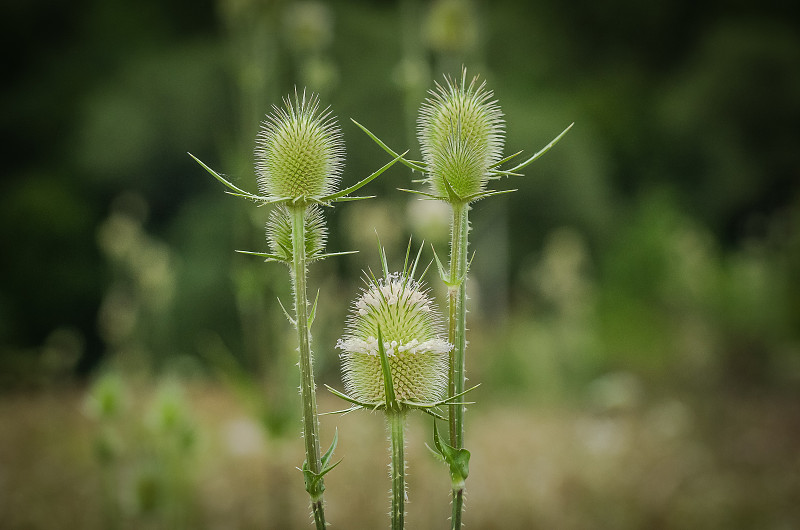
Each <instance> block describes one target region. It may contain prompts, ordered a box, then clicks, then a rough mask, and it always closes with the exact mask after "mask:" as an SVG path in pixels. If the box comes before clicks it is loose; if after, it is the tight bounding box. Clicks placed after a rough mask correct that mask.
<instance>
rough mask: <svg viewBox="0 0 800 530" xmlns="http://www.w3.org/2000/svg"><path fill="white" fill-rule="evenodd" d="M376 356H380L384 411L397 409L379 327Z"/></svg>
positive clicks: (387, 358)
mask: <svg viewBox="0 0 800 530" xmlns="http://www.w3.org/2000/svg"><path fill="white" fill-rule="evenodd" d="M378 354H379V355H380V356H381V371H383V388H384V392H385V394H386V410H392V409H395V408H397V398H396V397H395V395H394V383H393V382H392V370H391V368H390V367H389V357H388V356H387V355H386V348H384V346H383V335H382V334H381V327H380V325H379V326H378Z"/></svg>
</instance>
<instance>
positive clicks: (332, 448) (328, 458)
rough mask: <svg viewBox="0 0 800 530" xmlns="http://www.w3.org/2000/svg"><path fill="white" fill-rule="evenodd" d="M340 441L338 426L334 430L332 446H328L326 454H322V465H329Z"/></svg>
mask: <svg viewBox="0 0 800 530" xmlns="http://www.w3.org/2000/svg"><path fill="white" fill-rule="evenodd" d="M338 442H339V429H338V428H337V429H336V430H335V431H334V432H333V441H332V442H331V446H330V447H329V448H328V450H327V451H326V452H325V454H324V455H322V460H321V462H322V467H327V466H328V463H329V462H330V461H331V458H332V457H333V452H334V451H335V450H336V444H337V443H338Z"/></svg>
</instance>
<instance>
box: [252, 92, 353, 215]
mask: <svg viewBox="0 0 800 530" xmlns="http://www.w3.org/2000/svg"><path fill="white" fill-rule="evenodd" d="M255 160H256V162H255V167H256V175H257V177H258V186H259V189H260V191H261V192H262V194H264V195H266V196H268V197H273V198H286V199H289V200H294V201H298V200H299V201H305V200H307V199H312V198H319V197H324V196H326V195H330V194H331V193H333V192H334V191H335V189H336V186H337V184H338V182H339V180H340V178H341V173H342V168H343V160H344V141H343V140H342V134H341V131H340V130H339V127H338V125H337V124H336V120H335V118H334V117H333V116H332V115H331V113H330V110H329V109H325V110H320V108H319V97H318V96H316V95H314V94H312V95H311V96H310V97H309V98H306V93H305V91H303V93H302V95H298V94H297V92H296V91H295V95H294V101H292V100H291V99H289V98H286V99H284V108H279V107H276V106H273V107H272V113H271V114H268V115H267V117H266V119H265V120H264V121H263V122H262V124H261V130H260V131H259V133H258V137H257V138H256V149H255Z"/></svg>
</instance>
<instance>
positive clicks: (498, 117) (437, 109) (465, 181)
mask: <svg viewBox="0 0 800 530" xmlns="http://www.w3.org/2000/svg"><path fill="white" fill-rule="evenodd" d="M445 80H446V83H445V85H444V86H443V85H440V84H438V83H437V84H436V88H435V89H434V90H431V91H430V97H429V98H428V99H427V100H426V101H425V103H424V104H423V105H422V108H421V109H420V114H419V119H418V137H419V141H420V145H421V151H422V158H423V162H424V166H425V169H426V173H427V181H428V182H429V184H430V186H431V188H432V193H433V194H434V195H436V196H438V197H451V198H461V199H468V198H470V197H474V196H479V195H480V194H482V193H483V192H485V190H486V184H487V182H488V181H489V180H490V179H492V178H496V177H497V175H496V171H494V169H495V168H496V167H497V165H498V164H499V163H500V162H501V160H502V153H503V143H504V139H505V122H504V120H503V113H502V112H501V111H500V106H499V105H498V103H497V101H496V100H494V99H493V98H494V94H493V93H492V91H490V90H487V89H486V83H485V82H482V83H480V84H478V78H477V77H474V78H473V79H472V81H470V82H469V84H468V83H467V71H466V69H463V70H462V74H461V79H460V81H454V80H453V79H451V78H449V77H447V78H445ZM467 202H468V201H467Z"/></svg>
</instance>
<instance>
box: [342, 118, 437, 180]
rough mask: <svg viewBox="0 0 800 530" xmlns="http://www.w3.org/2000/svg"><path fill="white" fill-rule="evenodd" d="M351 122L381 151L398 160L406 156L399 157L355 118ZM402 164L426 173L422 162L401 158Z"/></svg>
mask: <svg viewBox="0 0 800 530" xmlns="http://www.w3.org/2000/svg"><path fill="white" fill-rule="evenodd" d="M350 121H352V122H353V123H355V124H356V125H357V126H358V128H359V129H361V130H362V131H364V132H365V133H366V134H367V136H369V137H370V138H372V141H373V142H375V143H376V144H378V145H379V146H380V147H381V149H383V150H384V151H386V152H387V153H389V154H390V155H392V156H394V157H398V158H400V156H403V155H405V153H403V155H400V156H398V154H397V153H395V152H394V150H392V148H391V147H389V146H388V145H386V144H385V143H383V142H382V141H381V140H380V138H378V137H377V136H375V135H374V134H372V132H371V131H370V130H369V129H367V128H366V127H364V126H363V125H361V124H360V123H358V122H357V121H356V120H354V119H353V118H350ZM407 152H408V151H406V153H407ZM400 163H401V164H403V165H404V166H407V167H409V168H411V169H413V170H415V171H420V172H422V173H424V172H425V170H426V167H425V165H424V164H423V163H422V162H417V161H413V160H406V159H405V158H400Z"/></svg>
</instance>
